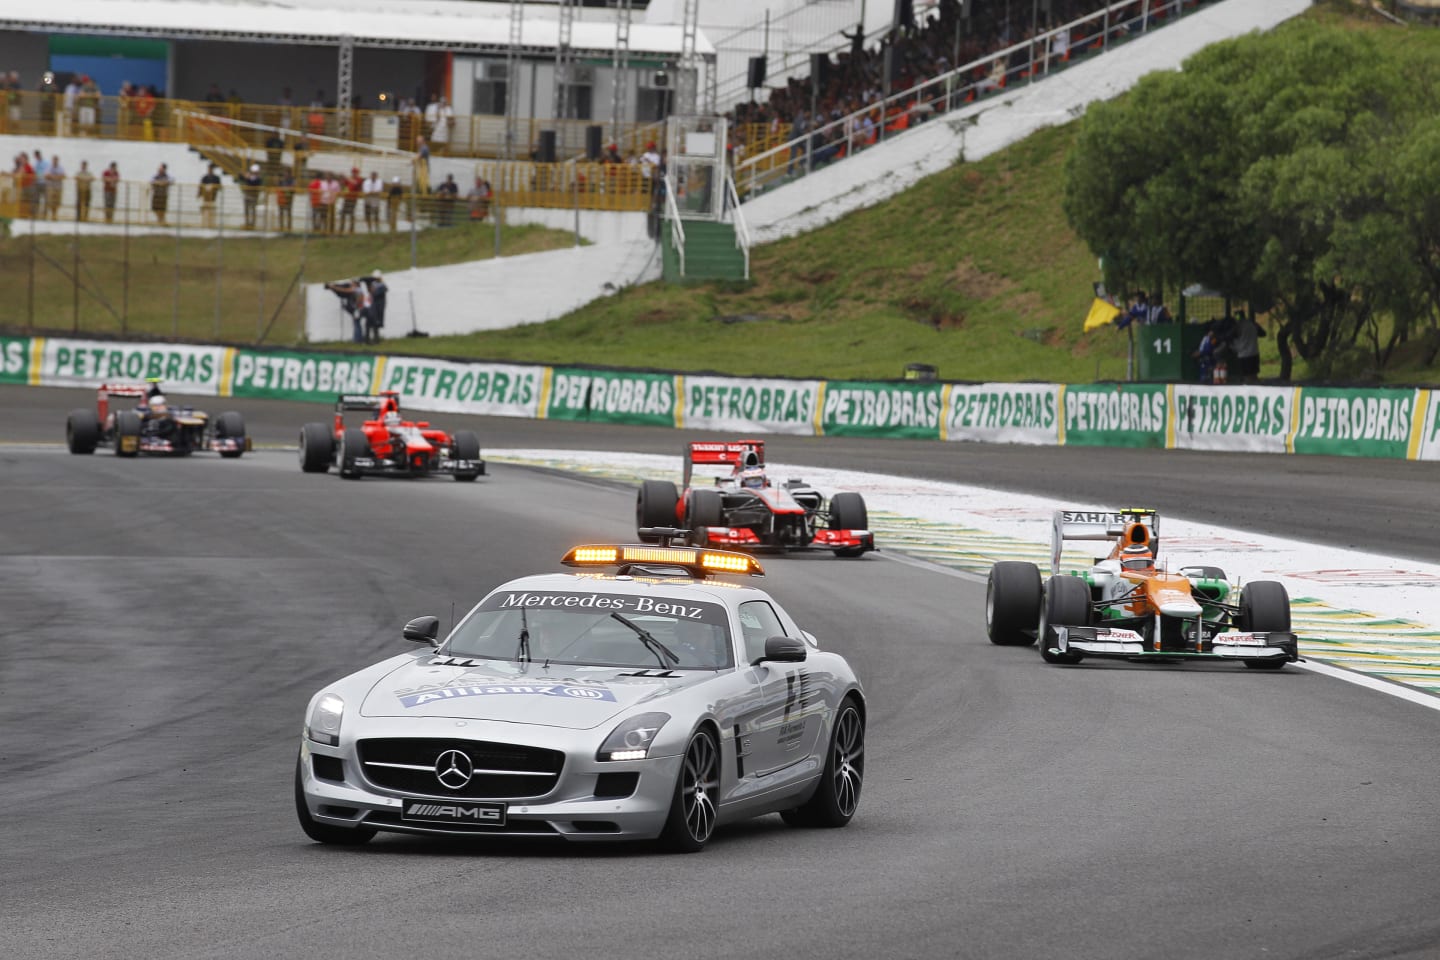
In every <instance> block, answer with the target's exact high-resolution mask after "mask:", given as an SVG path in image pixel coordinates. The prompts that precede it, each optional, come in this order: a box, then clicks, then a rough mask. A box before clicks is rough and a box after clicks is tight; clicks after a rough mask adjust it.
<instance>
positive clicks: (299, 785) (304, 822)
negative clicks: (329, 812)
mask: <svg viewBox="0 0 1440 960" xmlns="http://www.w3.org/2000/svg"><path fill="white" fill-rule="evenodd" d="M302 762H303V761H301V760H300V759H299V758H297V759H296V760H295V817H296V819H298V820H299V821H300V829H301V830H304V831H305V836H307V837H309V838H310V839H311V840H314V841H315V842H316V843H329V844H335V845H338V846H346V847H355V846H359V845H360V844H362V843H369V842H370V841H371V839H373V838H374V836H375V831H374V829H372V828H370V827H336V826H331V825H330V824H328V823H321V822H319V821H318V820H316V819H315V818H314V817H312V816H310V808H309V807H307V806H306V805H305V781H304V777H303V776H302V775H301V773H300V764H301V763H302Z"/></svg>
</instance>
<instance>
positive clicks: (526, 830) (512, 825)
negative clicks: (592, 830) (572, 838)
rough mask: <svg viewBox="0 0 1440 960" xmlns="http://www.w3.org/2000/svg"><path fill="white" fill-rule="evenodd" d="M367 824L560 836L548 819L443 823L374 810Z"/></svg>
mask: <svg viewBox="0 0 1440 960" xmlns="http://www.w3.org/2000/svg"><path fill="white" fill-rule="evenodd" d="M365 824H366V825H367V826H372V827H380V828H382V829H390V830H409V831H413V832H415V833H472V834H490V835H492V836H505V835H510V836H527V837H534V836H549V837H554V836H559V831H557V830H556V829H555V828H554V827H552V826H551V825H550V823H549V821H546V820H507V821H505V822H504V823H502V824H500V825H499V826H484V825H481V824H478V823H441V822H438V821H424V820H406V819H404V818H402V817H401V816H400V814H398V813H392V812H390V811H386V810H375V811H372V812H371V813H370V814H368V815H367V816H366V817H365Z"/></svg>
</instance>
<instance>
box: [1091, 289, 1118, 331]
mask: <svg viewBox="0 0 1440 960" xmlns="http://www.w3.org/2000/svg"><path fill="white" fill-rule="evenodd" d="M1119 315H1120V308H1119V307H1117V306H1115V305H1114V304H1113V303H1106V302H1105V301H1104V300H1101V299H1100V298H1099V297H1096V298H1095V302H1094V303H1092V304H1090V312H1089V313H1088V314H1086V316H1085V332H1086V333H1089V332H1090V331H1091V330H1096V329H1099V328H1100V327H1104V326H1109V324H1110V322H1111V321H1112V320H1114V319H1115V318H1116V317H1118V316H1119Z"/></svg>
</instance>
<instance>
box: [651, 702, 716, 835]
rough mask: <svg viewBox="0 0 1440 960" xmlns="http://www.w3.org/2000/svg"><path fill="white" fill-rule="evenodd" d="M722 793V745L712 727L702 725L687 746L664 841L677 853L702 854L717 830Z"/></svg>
mask: <svg viewBox="0 0 1440 960" xmlns="http://www.w3.org/2000/svg"><path fill="white" fill-rule="evenodd" d="M719 793H720V746H719V744H717V743H716V742H715V735H714V734H713V733H711V732H710V729H709V728H708V727H701V728H700V729H699V730H696V731H695V732H694V733H693V734H692V735H691V737H690V742H689V743H688V744H686V745H685V755H684V757H683V758H682V760H681V763H680V772H679V774H678V775H676V777H675V792H674V794H673V795H672V798H671V801H670V815H669V817H667V818H666V820H665V829H664V830H663V831H662V832H661V834H660V842H661V844H662V845H663V846H664V847H666V848H667V849H669V850H672V851H674V852H676V853H698V852H700V851H701V850H703V849H705V844H706V843H707V842H708V841H709V840H710V836H711V834H713V833H714V832H715V816H716V813H717V812H718V804H717V802H716V801H717V799H718V796H719Z"/></svg>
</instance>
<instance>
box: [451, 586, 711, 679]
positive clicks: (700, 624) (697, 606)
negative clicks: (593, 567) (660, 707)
mask: <svg viewBox="0 0 1440 960" xmlns="http://www.w3.org/2000/svg"><path fill="white" fill-rule="evenodd" d="M440 652H441V653H443V654H445V655H447V656H452V657H484V658H486V659H491V660H515V661H519V660H531V661H534V662H549V663H567V664H580V665H586V666H603V667H636V668H640V669H652V670H721V669H725V668H727V667H730V666H732V665H733V664H734V658H733V656H732V653H731V644H730V627H729V618H728V617H727V616H726V612H725V608H724V607H723V606H721V605H720V604H718V603H707V602H704V601H694V600H689V599H683V598H681V599H677V598H672V597H652V596H633V595H628V594H624V595H622V594H609V595H607V594H601V593H551V592H541V591H503V592H500V593H496V594H493V595H492V596H490V597H487V598H486V599H485V602H484V603H482V604H481V605H480V607H479V608H478V609H476V610H475V611H474V612H472V613H471V614H470V616H468V617H466V618H465V620H464V621H463V622H462V623H461V624H460V625H459V626H458V627H456V628H455V632H454V633H452V634H451V635H450V637H449V638H448V639H447V640H446V641H445V644H444V646H443V647H442V648H441V651H440Z"/></svg>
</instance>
